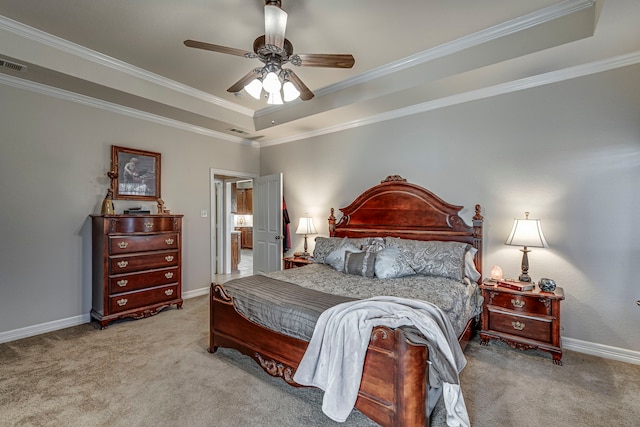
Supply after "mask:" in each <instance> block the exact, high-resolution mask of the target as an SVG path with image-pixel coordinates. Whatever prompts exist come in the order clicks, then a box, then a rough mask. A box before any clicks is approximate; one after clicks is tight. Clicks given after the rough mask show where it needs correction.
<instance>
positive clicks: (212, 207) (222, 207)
mask: <svg viewBox="0 0 640 427" xmlns="http://www.w3.org/2000/svg"><path fill="white" fill-rule="evenodd" d="M216 175H224V176H227V177H233V178H238V181H242V180H249V179H254V178H257V177H258V176H259V175H257V174H253V173H248V172H238V171H230V170H224V169H215V168H210V169H209V191H210V194H209V211H210V212H211V215H210V224H209V226H210V235H211V237H210V252H211V256H210V257H209V258H210V260H209V261H210V271H211V282H214V281H215V276H216V272H217V271H218V270H219V267H223V268H222V271H221V272H220V273H218V274H228V273H230V272H231V271H230V270H231V230H232V228H233V224H232V223H231V220H230V218H231V194H230V191H228V190H227V188H229V187H230V182H231V181H229V180H220V179H218V178H216V177H215V176H216ZM218 182H221V183H222V188H223V191H222V194H220V191H217V190H218V189H219V188H218V187H220V186H219V185H217V183H218ZM220 216H221V217H222V220H221V221H218V218H219V217H220ZM218 226H219V227H220V228H221V229H220V230H218ZM218 234H222V237H223V238H222V239H218ZM219 254H221V255H222V256H219Z"/></svg>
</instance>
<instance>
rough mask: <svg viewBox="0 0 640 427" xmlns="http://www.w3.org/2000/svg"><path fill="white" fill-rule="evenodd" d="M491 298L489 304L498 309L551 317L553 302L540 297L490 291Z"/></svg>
mask: <svg viewBox="0 0 640 427" xmlns="http://www.w3.org/2000/svg"><path fill="white" fill-rule="evenodd" d="M489 294H490V297H489V301H488V302H487V303H488V304H490V305H495V306H497V307H502V308H508V309H509V310H515V311H518V312H523V313H527V314H542V315H546V316H549V315H551V301H550V300H549V299H545V298H541V297H540V295H535V296H533V295H532V296H526V295H518V294H511V293H495V292H491V291H489Z"/></svg>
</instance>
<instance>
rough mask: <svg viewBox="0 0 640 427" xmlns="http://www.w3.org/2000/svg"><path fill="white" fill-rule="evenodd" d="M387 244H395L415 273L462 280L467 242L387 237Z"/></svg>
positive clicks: (467, 247)
mask: <svg viewBox="0 0 640 427" xmlns="http://www.w3.org/2000/svg"><path fill="white" fill-rule="evenodd" d="M386 242H387V246H396V247H397V248H398V249H399V250H400V253H401V254H402V255H403V256H404V257H405V258H406V259H407V260H408V261H409V265H410V266H411V268H412V269H413V270H414V271H415V272H416V274H420V275H424V276H440V277H446V278H449V279H453V280H457V281H459V282H462V281H463V278H464V275H465V274H464V269H465V254H466V253H467V250H468V249H469V248H470V247H471V246H470V245H469V244H467V243H461V242H443V241H437V240H431V241H421V240H410V239H400V238H396V237H388V238H387V239H386Z"/></svg>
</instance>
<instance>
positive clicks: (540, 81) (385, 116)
mask: <svg viewBox="0 0 640 427" xmlns="http://www.w3.org/2000/svg"><path fill="white" fill-rule="evenodd" d="M636 64H640V50H639V51H635V52H632V53H629V54H624V55H619V56H614V57H611V58H606V59H603V60H599V61H594V62H590V63H588V64H581V65H576V66H573V67H568V68H563V69H561V70H555V71H550V72H547V73H543V74H540V75H537V76H533V77H525V78H522V79H518V80H513V81H511V82H507V83H501V84H498V85H494V86H488V87H485V88H481V89H475V90H471V91H468V92H464V93H460V94H456V95H451V96H447V97H444V98H440V99H436V100H432V101H427V102H423V103H420V104H415V105H411V106H408V107H403V108H398V109H396V110H392V111H387V112H384V113H380V114H374V115H371V116H368V117H365V118H362V119H357V120H353V121H350V122H345V123H342V124H339V125H335V126H329V127H326V128H323V129H316V130H313V131H310V132H304V133H300V134H297V135H292V136H288V137H284V138H278V139H274V140H271V141H265V142H261V143H260V147H261V148H262V147H269V146H273V145H280V144H286V143H289V142H295V141H299V140H301V139H308V138H313V137H316V136H322V135H327V134H331V133H335V132H340V131H344V130H349V129H354V128H358V127H362V126H368V125H371V124H375V123H380V122H384V121H387V120H393V119H398V118H402V117H406V116H410V115H413V114H419V113H424V112H428V111H433V110H437V109H440V108H445V107H450V106H453V105H457V104H462V103H465V102H470V101H477V100H480V99H485V98H491V97H494V96H499V95H504V94H507V93H511V92H518V91H521V90H526V89H531V88H535V87H539V86H545V85H549V84H553V83H558V82H562V81H566V80H571V79H575V78H579V77H584V76H588V75H592V74H598V73H602V72H606V71H611V70H615V69H618V68H623V67H627V66H630V65H636Z"/></svg>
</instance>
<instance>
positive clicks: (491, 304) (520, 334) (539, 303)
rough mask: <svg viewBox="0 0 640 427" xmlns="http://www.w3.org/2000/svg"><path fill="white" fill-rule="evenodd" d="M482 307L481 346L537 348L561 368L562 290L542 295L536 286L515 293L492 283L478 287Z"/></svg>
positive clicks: (485, 283) (486, 282) (488, 282)
mask: <svg viewBox="0 0 640 427" xmlns="http://www.w3.org/2000/svg"><path fill="white" fill-rule="evenodd" d="M480 288H481V289H482V296H483V297H484V302H483V304H482V330H481V331H480V339H481V342H482V344H485V345H486V344H488V342H489V340H491V339H499V340H501V341H503V342H505V343H507V344H509V346H511V347H512V348H517V349H520V350H529V349H539V350H544V351H546V352H549V353H551V355H552V357H553V363H555V364H556V365H562V361H561V359H562V344H561V338H560V301H562V300H563V299H564V291H563V289H562V288H560V287H558V288H556V289H555V291H554V292H543V291H541V290H540V288H539V287H538V286H536V287H535V288H534V289H533V290H529V291H517V290H513V289H508V288H505V287H502V286H499V285H498V286H496V283H495V282H490V281H485V282H484V283H482V284H481V285H480Z"/></svg>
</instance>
